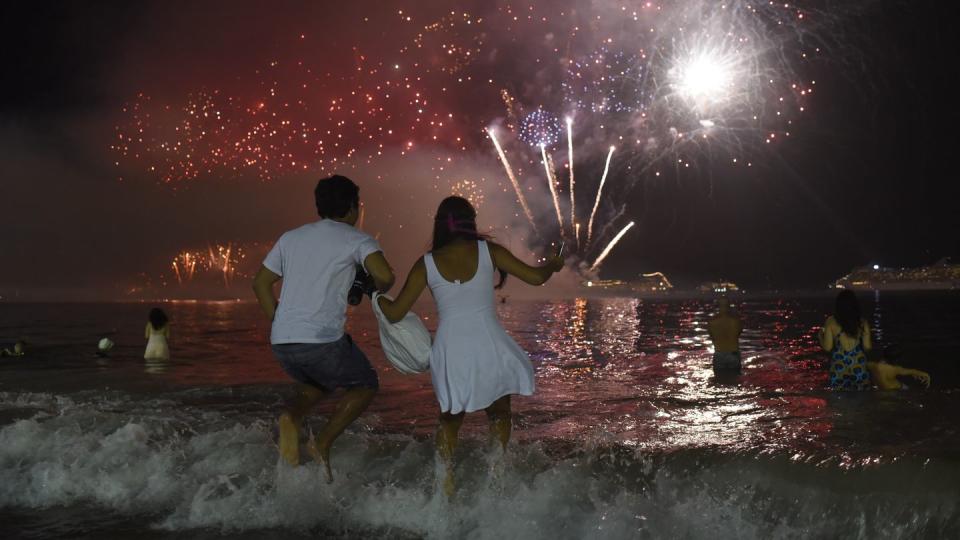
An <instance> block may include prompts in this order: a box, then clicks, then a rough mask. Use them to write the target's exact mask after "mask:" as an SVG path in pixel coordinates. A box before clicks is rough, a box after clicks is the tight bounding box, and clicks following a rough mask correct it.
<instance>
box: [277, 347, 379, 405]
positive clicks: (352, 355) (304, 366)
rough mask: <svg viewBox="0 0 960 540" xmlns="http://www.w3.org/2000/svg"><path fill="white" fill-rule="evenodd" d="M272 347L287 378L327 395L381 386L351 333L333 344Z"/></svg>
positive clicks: (375, 373)
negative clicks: (351, 389) (344, 390)
mask: <svg viewBox="0 0 960 540" xmlns="http://www.w3.org/2000/svg"><path fill="white" fill-rule="evenodd" d="M272 348H273V354H274V356H276V357H277V360H279V361H280V366H281V367H282V368H283V370H284V371H285V372H287V375H289V376H290V377H292V378H293V379H294V380H295V381H297V382H300V383H303V384H308V385H310V386H315V387H317V388H319V389H321V390H323V391H325V392H330V391H333V390H334V389H335V388H372V389H374V390H376V389H377V388H379V386H380V381H379V379H378V378H377V372H376V371H375V370H374V369H373V366H371V365H370V361H369V360H367V356H366V355H365V354H363V351H361V350H360V349H359V348H358V347H357V345H356V344H355V343H354V342H353V339H351V338H350V335H349V334H344V335H343V337H341V338H340V339H338V340H337V341H333V342H330V343H283V344H279V345H273V346H272Z"/></svg>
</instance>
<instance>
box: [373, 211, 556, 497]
mask: <svg viewBox="0 0 960 540" xmlns="http://www.w3.org/2000/svg"><path fill="white" fill-rule="evenodd" d="M476 220H477V213H476V211H475V210H474V209H473V206H471V205H470V203H469V202H468V201H467V200H466V199H464V198H461V197H447V198H446V199H444V200H443V202H441V203H440V207H439V208H437V214H436V217H435V218H434V223H433V246H432V249H431V251H430V252H429V253H427V254H426V255H424V256H423V257H421V258H420V259H419V260H417V262H416V263H415V264H414V265H413V268H412V269H411V270H410V273H409V274H408V275H407V281H406V283H404V285H403V289H402V290H401V291H400V294H399V295H398V296H397V298H396V300H390V299H388V298H385V297H383V296H379V297H378V298H377V301H378V302H379V304H380V308H381V309H382V310H383V314H384V315H385V316H386V317H387V319H388V320H390V321H391V322H397V321H400V320H401V319H403V317H404V315H406V313H407V311H409V310H410V307H411V306H413V303H414V302H415V301H416V300H417V298H419V297H420V294H421V293H422V292H423V289H424V288H426V287H430V291H431V292H432V293H433V297H434V299H435V300H436V302H437V311H438V315H439V319H440V325H439V327H438V328H437V334H436V337H435V339H434V341H433V347H432V349H431V353H430V375H431V379H432V381H433V389H434V392H435V393H436V396H437V401H438V402H439V404H440V426H439V429H438V431H437V449H438V451H439V453H440V456H441V457H442V458H443V460H444V462H445V463H446V477H445V479H444V482H443V485H444V490H445V491H446V493H447V495H448V496H449V495H452V494H453V490H454V479H453V455H454V451H455V450H456V447H457V435H458V433H459V431H460V426H461V424H462V423H463V417H464V414H465V413H469V412H474V411H479V410H484V411H486V413H487V418H488V419H489V421H490V434H491V436H492V437H495V438H496V439H497V440H498V441H499V442H500V445H501V447H502V448H503V449H506V446H507V443H508V442H509V440H510V430H511V427H512V418H511V411H510V396H511V395H512V394H520V395H525V396H529V395H531V394H533V389H534V381H533V366H532V365H531V364H530V359H529V358H528V357H527V354H526V353H525V352H524V351H523V349H521V348H520V346H519V345H517V344H516V342H514V341H513V339H511V338H510V336H508V335H507V333H506V332H505V331H504V330H503V327H502V326H501V325H500V321H499V320H497V312H496V308H495V304H494V302H495V299H494V281H493V280H494V274H495V273H499V274H500V282H499V284H498V285H497V288H499V287H501V286H502V285H503V282H504V280H505V279H506V275H507V274H511V275H514V276H516V277H518V278H519V279H520V280H521V281H524V282H526V283H529V284H531V285H542V284H544V283H545V282H546V281H547V280H548V279H550V276H552V275H553V274H554V273H555V272H558V271H560V269H561V268H563V259H561V258H560V256H559V255H557V256H554V257H551V258H550V259H549V260H548V261H547V262H546V264H544V265H543V266H530V265H527V264H526V263H524V262H522V261H520V260H519V259H517V258H516V257H515V256H514V255H513V254H512V253H510V251H508V250H507V249H506V248H504V247H503V246H500V245H498V244H495V243H493V242H488V241H486V237H485V236H484V235H481V234H479V233H478V232H477V221H476Z"/></svg>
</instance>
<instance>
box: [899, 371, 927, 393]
mask: <svg viewBox="0 0 960 540" xmlns="http://www.w3.org/2000/svg"><path fill="white" fill-rule="evenodd" d="M897 375H904V376H907V377H913V378H914V379H916V380H918V381H920V382H922V383H923V385H924V386H926V387H927V388H930V374H929V373H927V372H926V371H920V370H919V369H911V368H904V367H900V366H897Z"/></svg>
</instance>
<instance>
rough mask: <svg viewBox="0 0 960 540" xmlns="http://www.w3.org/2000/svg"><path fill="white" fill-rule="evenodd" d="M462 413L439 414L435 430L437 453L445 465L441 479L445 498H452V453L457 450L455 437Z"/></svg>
mask: <svg viewBox="0 0 960 540" xmlns="http://www.w3.org/2000/svg"><path fill="white" fill-rule="evenodd" d="M463 416H464V415H463V413H459V414H450V413H440V426H439V427H438V428H437V451H438V452H439V453H440V457H441V458H442V459H443V462H444V465H446V477H445V478H444V479H443V491H444V492H445V493H446V494H447V497H452V496H453V491H454V487H455V486H454V481H453V453H454V452H455V451H456V449H457V442H458V441H457V437H458V435H459V433H460V426H461V425H463Z"/></svg>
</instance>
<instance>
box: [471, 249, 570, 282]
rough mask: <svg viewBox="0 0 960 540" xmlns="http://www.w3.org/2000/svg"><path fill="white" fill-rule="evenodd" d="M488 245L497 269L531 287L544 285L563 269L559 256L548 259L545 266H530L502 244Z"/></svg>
mask: <svg viewBox="0 0 960 540" xmlns="http://www.w3.org/2000/svg"><path fill="white" fill-rule="evenodd" d="M487 245H488V246H489V247H490V254H491V255H492V256H493V264H495V265H496V266H497V268H499V269H500V270H503V271H504V272H506V273H508V274H510V275H511V276H516V277H517V278H519V279H520V281H523V282H525V283H529V284H530V285H543V284H544V283H546V282H547V280H548V279H550V276H552V275H553V274H554V273H556V272H559V271H560V269H561V268H563V259H562V258H561V257H560V256H559V255H554V256H553V257H550V258H549V259H547V262H546V264H544V265H543V266H530V265H529V264H527V263H525V262H523V261H521V260H520V259H518V258H516V257H515V256H514V255H513V253H510V250H508V249H507V248H505V247H503V246H501V245H500V244H494V243H493V242H487Z"/></svg>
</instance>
